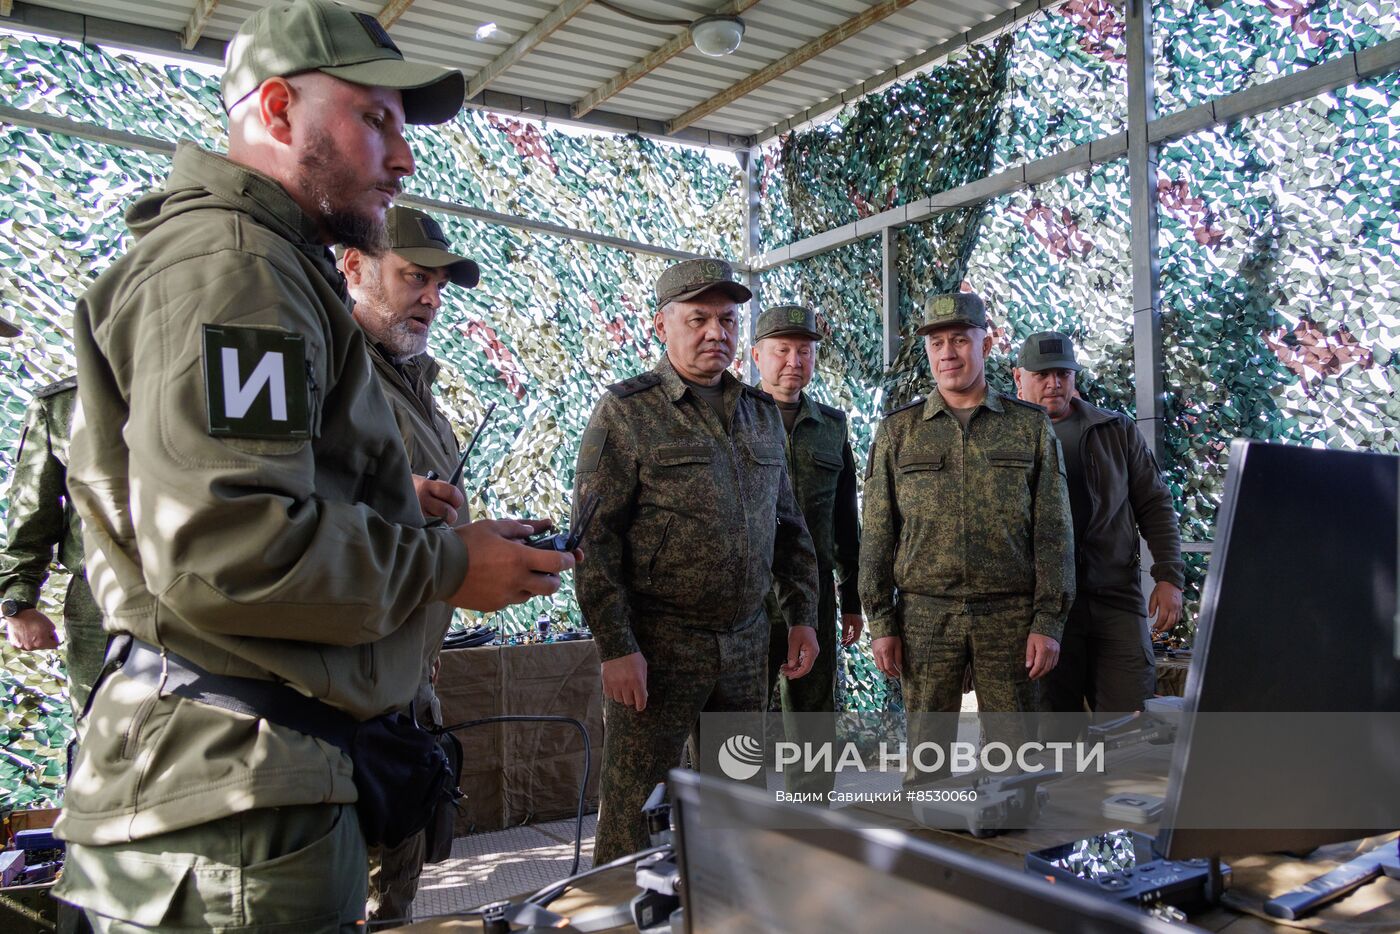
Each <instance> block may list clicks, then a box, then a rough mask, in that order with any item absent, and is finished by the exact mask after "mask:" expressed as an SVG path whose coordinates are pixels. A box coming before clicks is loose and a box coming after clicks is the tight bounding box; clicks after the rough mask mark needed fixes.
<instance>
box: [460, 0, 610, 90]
mask: <svg viewBox="0 0 1400 934" xmlns="http://www.w3.org/2000/svg"><path fill="white" fill-rule="evenodd" d="M590 2H592V0H564V2H563V3H561V4H559V5H558V6H557V7H555V8H554V9H553V10H550V11H549V14H548V15H547V16H545V18H544V19H542V20H540V21H539V22H538V23H536V24H535V25H533V26H531V27H530V29H529V31H528V32H526V33H525V35H523V36H521V37H520V38H519V39H516V40H515V41H514V42H512V43H511V45H510V48H508V49H506V50H505V51H504V52H502V53H501V54H500V55H497V56H496V57H495V58H493V59H492V60H491V61H489V62H487V64H486V67H485V68H483V69H481V71H478V72H477V73H476V75H475V76H473V77H472V79H471V80H470V81H468V82H467V97H476V95H478V94H480V93H481V92H482V91H484V90H486V86H487V85H488V84H490V83H491V82H492V81H495V80H496V79H497V78H499V77H500V76H501V74H502V73H504V72H505V71H506V69H508V68H510V67H511V66H512V65H514V64H515V63H516V62H518V61H520V60H521V59H522V58H524V57H525V56H526V55H529V54H530V52H531V50H533V49H534V48H535V47H536V46H538V45H539V44H540V43H541V42H544V40H546V39H548V38H549V37H550V36H551V35H553V34H554V32H555V30H557V29H559V27H561V26H563V25H564V24H565V23H567V22H568V21H569V20H571V19H573V18H574V17H575V16H577V15H578V14H579V12H580V11H582V10H583V8H584V7H586V6H588V4H589V3H590Z"/></svg>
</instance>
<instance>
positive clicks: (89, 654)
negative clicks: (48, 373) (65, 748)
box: [0, 376, 107, 717]
mask: <svg viewBox="0 0 1400 934" xmlns="http://www.w3.org/2000/svg"><path fill="white" fill-rule="evenodd" d="M77 387H78V380H77V378H76V377H71V376H70V377H69V378H68V379H65V380H61V381H59V382H57V383H53V384H51V385H49V386H45V387H44V388H43V389H40V390H39V391H38V392H36V393H35V394H34V402H33V403H32V404H31V405H30V407H29V412H28V414H27V415H26V416H25V421H24V431H23V433H22V434H21V435H20V439H19V451H18V453H17V454H16V455H15V469H14V474H13V476H12V477H11V480H10V508H9V511H8V512H7V513H6V514H5V531H6V533H7V534H6V539H7V544H6V545H5V548H4V550H0V597H3V598H4V599H3V601H0V613H3V614H4V617H5V623H6V628H7V630H8V634H9V639H10V644H11V645H13V646H15V647H16V648H20V649H28V650H33V649H53V648H57V647H58V644H59V642H58V632H57V630H56V629H55V628H54V624H53V621H52V620H50V619H49V618H48V617H47V616H46V615H44V614H43V613H42V612H40V611H39V610H38V609H37V604H38V602H39V590H40V588H42V587H43V585H44V579H45V578H47V577H48V575H49V567H50V565H52V563H53V560H54V550H55V549H57V550H58V563H59V564H60V565H62V566H63V568H64V570H66V571H68V572H69V573H70V574H72V575H73V577H72V579H71V580H70V581H69V582H68V593H67V595H66V596H65V597H64V599H63V628H64V631H65V633H66V634H67V638H68V644H67V651H66V652H65V660H66V662H67V667H68V696H69V701H70V702H71V703H72V705H73V715H74V717H76V716H77V715H78V714H79V713H81V712H82V709H83V705H84V704H86V703H87V697H88V692H89V691H91V690H92V683H93V681H94V680H96V678H97V672H98V669H100V668H101V667H102V655H103V651H104V649H105V648H106V645H107V637H106V635H105V634H104V633H103V632H102V611H101V610H99V609H98V608H97V602H96V601H95V600H93V598H92V591H91V590H90V589H89V588H88V582H87V575H86V574H85V573H84V571H83V530H82V525H81V524H80V523H79V521H78V514H77V512H76V511H75V510H74V509H73V504H72V503H71V502H69V499H68V486H67V484H68V438H69V435H70V434H71V433H72V432H71V428H72V424H73V406H74V404H75V403H76V402H77V401H78V388H77Z"/></svg>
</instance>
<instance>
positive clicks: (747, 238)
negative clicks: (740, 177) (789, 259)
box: [736, 146, 763, 383]
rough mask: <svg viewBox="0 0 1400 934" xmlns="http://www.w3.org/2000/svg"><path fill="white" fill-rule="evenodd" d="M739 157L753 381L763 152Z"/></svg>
mask: <svg viewBox="0 0 1400 934" xmlns="http://www.w3.org/2000/svg"><path fill="white" fill-rule="evenodd" d="M736 155H737V156H738V158H739V168H740V169H741V170H743V173H744V266H745V267H746V268H747V269H748V272H747V273H746V274H745V275H746V276H747V278H748V286H749V291H751V292H753V298H752V299H751V300H750V301H749V311H748V314H747V315H745V317H744V334H745V335H746V336H747V339H746V340H745V341H744V347H745V348H746V349H745V351H744V352H745V353H746V354H748V356H747V358H746V359H745V360H744V378H745V379H747V380H748V381H749V382H750V383H757V382H758V366H757V365H756V364H755V363H754V362H753V354H752V353H749V351H748V350H747V348H751V347H753V335H754V327H755V325H756V324H757V321H758V315H759V312H761V311H762V310H763V298H762V295H763V289H762V287H763V274H762V273H760V272H756V271H754V270H753V268H752V264H753V261H754V257H756V256H757V255H758V251H759V245H760V243H761V241H760V239H759V232H760V231H759V224H760V221H761V219H762V216H763V215H762V205H761V203H760V199H759V184H758V167H759V160H760V159H762V158H763V154H762V153H761V152H760V151H759V150H758V147H756V146H755V147H754V148H752V149H746V150H743V151H741V152H739V153H736Z"/></svg>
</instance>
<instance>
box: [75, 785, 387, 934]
mask: <svg viewBox="0 0 1400 934" xmlns="http://www.w3.org/2000/svg"><path fill="white" fill-rule="evenodd" d="M366 859H367V855H366V850H365V843H364V837H363V835H362V834H361V833H360V824H359V821H358V819H357V818H356V815H355V806H354V805H350V804H308V805H299V806H295V807H281V808H259V809H257V810H253V811H245V812H243V813H241V814H234V815H231V816H229V817H225V818H221V819H219V820H216V821H211V822H209V823H207V824H199V825H196V826H194V827H188V828H185V829H183V830H176V831H171V832H170V833H165V834H160V835H158V836H154V837H148V838H146V839H142V840H136V841H133V842H130V843H122V844H113V845H109V846H85V845H82V844H69V846H68V853H67V858H66V861H65V864H64V870H63V878H62V881H61V882H60V884H59V886H58V889H57V890H56V892H55V894H56V895H57V897H59V898H62V899H63V900H65V901H68V902H71V903H73V904H76V905H79V906H81V907H82V908H83V909H84V910H85V911H86V912H87V915H88V918H89V920H90V921H91V922H92V926H93V928H94V930H96V931H98V932H104V934H105V932H135V931H162V930H219V931H225V932H239V934H241V932H254V931H287V932H293V931H298V932H300V931H334V930H340V931H345V932H353V931H358V930H361V929H362V928H361V922H362V921H363V919H364V908H365V892H366V872H365V866H366Z"/></svg>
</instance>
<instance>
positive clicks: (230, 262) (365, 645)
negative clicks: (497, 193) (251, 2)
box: [57, 0, 577, 931]
mask: <svg viewBox="0 0 1400 934" xmlns="http://www.w3.org/2000/svg"><path fill="white" fill-rule="evenodd" d="M463 92H464V81H463V78H462V75H461V74H460V73H459V72H455V71H446V70H443V69H439V68H430V67H426V66H418V65H410V64H408V63H406V62H404V61H403V56H402V55H401V53H400V52H399V51H398V49H397V47H395V45H394V43H393V41H392V40H391V39H390V38H389V36H388V35H387V34H386V33H385V32H384V30H383V29H382V28H381V27H380V26H379V24H378V22H377V21H375V20H374V18H373V17H371V16H369V15H368V14H361V13H354V12H351V11H350V10H348V9H346V8H344V7H342V6H340V5H338V4H335V3H331V2H327V0H296V2H292V3H286V2H279V3H274V4H271V5H268V6H265V7H264V8H263V9H261V10H260V11H259V12H258V13H256V14H254V15H253V16H252V17H251V18H250V19H249V20H248V21H247V22H246V23H244V25H243V26H242V27H241V28H240V30H239V31H238V33H237V34H236V35H235V36H234V38H233V39H232V41H231V42H230V43H229V47H228V59H227V68H226V70H225V73H224V79H223V99H224V106H225V108H226V109H227V110H228V113H229V153H228V156H227V157H223V156H218V155H215V154H213V153H210V152H207V151H204V150H202V149H199V148H197V147H194V146H191V145H188V144H181V146H180V147H179V149H178V150H177V152H176V154H175V160H174V167H173V169H172V172H171V175H170V178H169V180H168V182H167V185H166V188H165V189H164V190H163V191H159V192H153V193H151V194H148V195H146V196H145V197H143V198H141V199H140V200H138V201H137V202H136V203H135V205H134V206H133V207H132V208H131V210H130V211H129V212H128V215H127V224H128V226H129V227H130V228H131V230H132V233H133V234H134V236H135V238H136V242H135V244H134V246H133V247H132V249H131V250H130V251H129V252H128V253H127V254H126V255H125V256H123V257H121V258H120V259H119V260H118V261H117V262H116V263H114V264H113V265H112V266H111V268H109V269H108V270H107V271H106V272H104V273H103V274H102V275H101V276H100V277H99V278H98V280H97V282H96V283H94V285H93V287H92V288H91V289H90V290H89V291H88V292H87V294H86V295H84V296H83V298H82V299H81V300H80V301H79V303H78V306H77V310H76V313H75V316H74V318H75V320H74V329H73V330H74V338H75V343H76V345H77V355H78V392H79V404H78V411H77V413H76V415H75V417H74V438H73V444H72V454H71V459H70V464H69V472H68V486H69V492H70V494H71V495H72V497H73V502H74V505H75V506H76V508H77V510H78V512H79V515H80V516H81V518H82V521H83V530H84V543H85V545H86V554H87V568H88V581H89V584H90V585H91V587H92V590H93V594H94V595H95V597H96V599H97V602H98V605H99V607H100V608H101V610H102V614H103V621H104V626H105V628H106V629H107V631H108V632H109V633H110V634H112V635H113V637H114V638H113V651H109V653H108V659H107V663H106V665H105V666H104V671H103V673H102V675H101V676H100V677H99V680H98V683H97V686H96V687H95V688H94V691H93V696H92V698H91V702H90V705H89V709H88V712H87V714H86V715H85V716H84V717H83V718H82V719H81V721H80V723H79V736H80V740H81V742H80V744H79V752H78V757H77V762H76V766H75V768H74V771H73V774H72V775H71V777H70V779H69V782H68V786H67V789H66V794H65V800H64V808H63V814H62V817H61V818H60V821H59V824H58V832H59V834H60V835H61V836H62V837H63V838H64V839H65V840H67V841H68V855H67V861H66V864H65V866H64V872H63V879H62V881H61V883H60V885H59V888H58V892H57V894H58V895H59V897H61V898H63V899H65V900H67V901H69V902H72V903H75V904H77V905H79V906H81V907H83V908H84V909H85V910H86V912H87V915H88V917H89V919H90V920H91V921H92V923H93V926H94V927H95V928H96V929H97V930H99V931H129V930H157V929H159V930H184V929H190V930H211V929H213V930H226V931H243V930H248V931H252V930H259V931H264V930H274V929H276V930H317V931H323V930H332V929H340V930H346V931H352V930H355V929H357V927H358V924H359V922H360V921H361V920H362V919H363V917H364V906H365V878H366V872H365V865H366V853H365V839H364V835H363V833H362V831H361V828H360V822H359V819H358V817H357V814H356V809H355V807H354V806H353V805H354V802H355V801H356V800H357V797H358V796H359V795H358V792H357V788H356V784H355V776H356V773H357V772H358V771H359V770H360V766H361V763H366V762H369V761H372V760H368V759H366V758H365V757H364V755H363V751H362V750H357V761H356V762H354V763H352V762H351V760H350V757H349V756H348V755H347V754H346V753H345V752H344V751H343V749H342V743H345V742H346V741H345V740H344V738H343V737H340V738H336V737H331V738H329V739H328V738H327V735H322V734H320V733H316V731H315V728H311V727H308V728H307V729H306V731H303V729H299V728H297V727H294V726H291V725H288V724H286V723H283V722H280V720H279V717H285V716H286V714H287V713H288V711H289V710H290V709H292V708H294V707H295V708H297V709H300V710H303V711H307V710H314V711H317V712H322V713H325V714H326V715H327V716H333V717H334V718H338V719H337V722H341V721H345V720H349V721H366V720H370V719H372V718H376V717H379V716H380V715H383V714H386V713H389V712H391V711H396V710H400V709H402V708H403V707H405V706H406V705H407V704H408V703H409V702H410V700H412V698H413V696H414V694H415V692H416V690H417V688H418V685H419V682H420V680H421V676H422V670H423V660H424V657H425V655H426V653H427V652H428V650H429V647H430V646H432V645H434V644H435V643H438V642H440V641H441V639H442V636H443V632H442V624H441V622H440V621H439V622H434V617H433V615H432V613H431V607H432V605H434V604H438V603H443V602H446V603H449V604H452V605H454V606H465V607H470V608H473V609H481V610H491V609H497V608H500V607H501V606H504V605H506V604H508V603H512V602H517V601H519V600H522V599H525V598H527V597H528V596H531V595H535V594H541V593H552V592H554V591H555V590H556V589H557V588H558V586H559V576H558V575H559V573H560V572H562V571H564V570H567V569H568V568H570V567H572V565H573V564H574V561H575V560H576V557H577V556H575V555H560V554H551V553H546V552H542V551H539V550H537V549H532V548H529V547H528V546H526V545H524V544H523V543H522V542H521V541H519V539H521V538H524V537H527V536H528V535H530V534H532V533H534V532H535V531H537V530H538V529H540V528H541V527H543V526H544V525H547V523H538V522H511V521H504V520H502V521H497V522H477V523H472V524H469V525H463V526H459V527H456V528H453V527H451V526H447V525H439V524H433V525H429V524H426V523H425V522H424V519H423V513H422V510H421V508H420V504H419V500H418V497H417V496H416V494H415V491H414V487H413V482H412V479H411V472H410V465H409V460H408V457H407V455H406V453H405V451H404V447H403V443H402V441H401V440H400V436H399V432H398V428H397V426H396V424H395V422H394V416H393V414H392V412H391V410H390V408H389V405H388V403H387V402H386V401H385V398H384V394H383V392H382V391H381V390H380V389H379V386H378V385H377V383H376V382H375V378H374V374H373V371H372V368H371V365H370V360H369V356H368V353H367V350H366V346H365V338H364V335H363V333H362V332H361V330H360V328H359V327H358V326H357V325H356V323H355V321H354V319H353V318H352V317H351V316H350V312H349V310H348V309H347V308H346V305H345V300H346V295H345V291H344V280H343V279H342V277H341V276H340V274H339V273H338V272H337V270H336V268H335V259H334V257H333V256H332V255H331V253H330V250H329V245H330V244H332V243H337V242H339V243H344V244H347V245H350V246H354V247H358V248H361V249H371V250H378V249H379V248H381V247H382V245H383V243H384V240H385V235H384V215H385V212H386V211H387V210H388V208H389V206H390V204H391V202H392V201H393V199H394V196H395V195H396V194H397V193H398V190H399V187H400V183H401V181H402V179H403V178H404V177H405V176H407V175H410V174H412V172H413V168H414V166H413V155H412V153H411V152H410V150H409V147H408V144H407V142H406V141H405V139H404V137H403V127H404V124H405V122H411V123H437V122H442V121H444V120H447V119H449V118H451V117H452V116H453V115H454V114H455V113H456V112H457V111H458V109H459V108H460V106H461V103H462V97H463ZM469 562H470V573H468V565H469ZM249 697H260V698H263V699H264V702H263V703H261V705H259V704H255V703H253V702H251V701H248V700H247V698H249ZM269 697H276V698H277V699H278V701H277V702H276V703H267V702H266V700H265V699H266V698H269ZM216 698H217V702H215V699H216ZM313 733H316V735H313ZM365 771H366V773H368V772H369V770H368V769H366V770H365ZM373 816H380V815H373Z"/></svg>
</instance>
